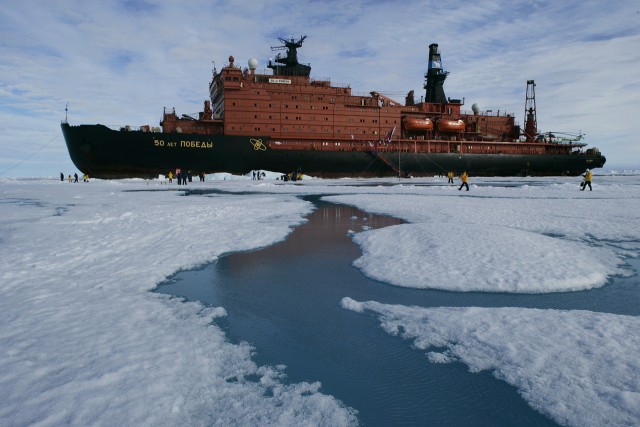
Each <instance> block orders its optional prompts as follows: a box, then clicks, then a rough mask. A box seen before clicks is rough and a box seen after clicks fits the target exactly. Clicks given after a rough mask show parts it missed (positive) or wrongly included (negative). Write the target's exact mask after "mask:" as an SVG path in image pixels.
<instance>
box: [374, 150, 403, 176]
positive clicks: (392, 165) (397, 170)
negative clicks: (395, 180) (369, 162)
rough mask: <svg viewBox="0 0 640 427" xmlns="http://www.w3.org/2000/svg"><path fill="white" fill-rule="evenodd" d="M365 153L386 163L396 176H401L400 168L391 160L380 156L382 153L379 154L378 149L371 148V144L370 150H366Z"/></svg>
mask: <svg viewBox="0 0 640 427" xmlns="http://www.w3.org/2000/svg"><path fill="white" fill-rule="evenodd" d="M367 153H368V154H369V155H370V156H371V157H373V158H374V159H378V160H380V161H381V162H382V163H384V164H385V165H387V166H388V167H389V169H391V170H392V171H393V172H395V174H396V176H402V170H401V169H400V168H398V167H396V165H394V164H393V162H391V161H389V160H387V159H385V158H384V157H382V155H381V154H380V152H379V151H377V150H375V149H373V146H372V147H371V150H369V151H367Z"/></svg>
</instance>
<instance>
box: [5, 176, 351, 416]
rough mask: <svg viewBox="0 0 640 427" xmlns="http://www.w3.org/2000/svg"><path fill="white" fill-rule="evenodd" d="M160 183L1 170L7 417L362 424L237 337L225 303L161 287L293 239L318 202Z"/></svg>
mask: <svg viewBox="0 0 640 427" xmlns="http://www.w3.org/2000/svg"><path fill="white" fill-rule="evenodd" d="M171 188H172V189H175V187H171ZM147 189H152V188H150V187H148V186H147V184H146V183H145V182H135V181H134V182H129V183H126V182H109V181H91V182H90V183H88V184H87V183H82V182H80V183H78V184H69V183H60V182H56V181H48V182H38V181H25V180H17V181H10V180H4V181H0V194H1V195H2V199H1V205H0V209H1V215H0V239H1V240H0V245H1V247H2V253H3V256H2V258H0V271H1V277H2V282H1V284H0V319H1V320H0V324H2V329H1V332H0V354H1V356H0V425H4V426H9V425H11V426H15V425H32V424H37V425H41V426H59V425H78V426H80V425H83V426H84V425H92V424H98V425H137V426H143V425H148V426H161V425H175V426H177V425H225V426H226V425H247V426H249V425H310V426H311V425H348V424H353V423H355V420H356V419H355V416H354V412H353V410H351V409H348V408H345V407H344V405H342V404H341V403H340V402H338V401H337V400H336V399H334V398H333V397H331V396H327V395H324V394H322V393H320V392H319V391H318V389H319V387H320V384H319V383H311V384H307V383H303V384H293V385H283V383H282V382H281V380H280V378H281V376H282V375H283V372H282V368H278V367H264V366H262V367H261V366H256V365H255V364H254V363H253V362H252V360H251V352H252V350H251V348H250V347H249V346H248V345H246V344H244V345H233V344H230V343H229V342H227V341H226V340H225V337H224V334H223V333H222V331H221V330H220V329H219V328H218V327H217V326H215V325H212V324H211V322H212V320H213V319H214V318H216V317H218V316H223V315H224V314H225V312H224V309H223V308H215V307H213V308H206V307H204V306H203V305H201V304H197V303H182V302H180V301H179V300H178V299H175V298H174V299H171V298H169V297H168V296H165V295H161V294H157V293H151V292H148V291H149V290H151V289H153V288H154V287H155V286H156V285H157V284H158V283H159V282H161V281H163V280H164V279H165V278H167V276H169V275H171V274H172V273H174V272H175V271H177V270H179V269H186V268H191V267H194V266H196V265H198V264H201V263H204V262H207V261H211V260H214V259H215V258H216V257H217V256H218V255H220V254H222V253H224V252H230V251H240V250H248V249H252V248H257V247H261V246H265V245H269V244H271V243H273V242H275V241H278V240H281V239H284V238H285V237H286V236H287V234H288V233H289V232H290V227H291V226H293V225H296V224H300V223H301V222H302V221H303V218H302V215H303V214H305V213H307V212H309V211H310V208H311V206H310V204H308V203H306V202H303V201H301V200H299V199H296V198H293V197H289V196H284V197H283V196H270V195H252V196H235V197H233V199H231V198H229V197H215V196H214V197H183V196H181V193H180V192H177V191H151V192H148V191H136V190H147ZM153 189H156V190H157V189H160V187H157V186H156V187H155V188H153ZM129 190H132V191H129Z"/></svg>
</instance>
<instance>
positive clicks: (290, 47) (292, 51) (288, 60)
mask: <svg viewBox="0 0 640 427" xmlns="http://www.w3.org/2000/svg"><path fill="white" fill-rule="evenodd" d="M306 38H307V36H301V37H300V38H299V39H298V40H297V41H296V40H295V39H294V38H291V40H286V39H283V38H281V37H278V39H279V40H280V41H281V42H282V44H283V45H282V46H272V47H271V50H273V51H276V50H286V51H287V53H286V56H284V57H283V56H282V54H280V53H279V54H277V55H276V57H275V60H273V61H272V60H271V59H269V65H267V67H268V68H271V69H272V70H273V74H274V75H281V76H303V77H309V74H310V73H311V66H309V65H308V64H300V63H299V62H298V48H300V47H302V43H303V42H304V39H306ZM273 62H276V63H277V64H282V65H277V64H274V63H273Z"/></svg>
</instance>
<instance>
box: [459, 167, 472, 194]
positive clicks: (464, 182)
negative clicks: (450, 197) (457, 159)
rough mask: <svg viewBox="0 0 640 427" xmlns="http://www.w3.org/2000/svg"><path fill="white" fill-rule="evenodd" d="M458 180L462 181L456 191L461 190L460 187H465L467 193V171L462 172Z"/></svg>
mask: <svg viewBox="0 0 640 427" xmlns="http://www.w3.org/2000/svg"><path fill="white" fill-rule="evenodd" d="M460 179H461V180H462V184H460V188H458V191H460V190H462V187H466V188H467V191H469V175H467V171H464V172H462V175H460Z"/></svg>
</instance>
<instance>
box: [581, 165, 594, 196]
mask: <svg viewBox="0 0 640 427" xmlns="http://www.w3.org/2000/svg"><path fill="white" fill-rule="evenodd" d="M582 176H583V177H584V181H582V186H581V187H582V188H581V189H580V191H584V189H585V188H587V185H588V186H589V191H592V190H593V189H592V188H591V177H592V176H593V173H592V172H591V171H590V170H589V169H587V171H586V172H585V173H584V175H582Z"/></svg>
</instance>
